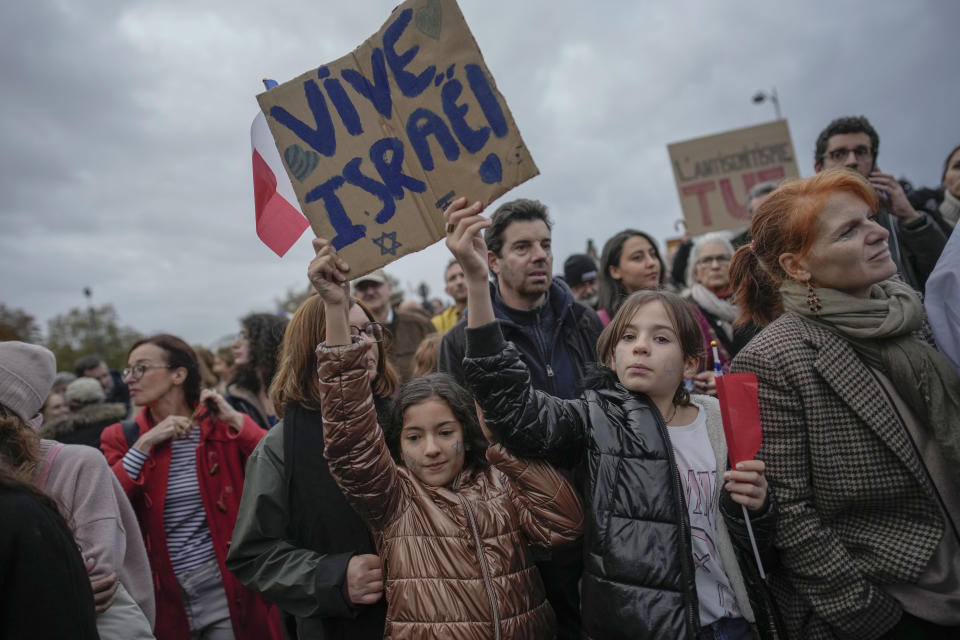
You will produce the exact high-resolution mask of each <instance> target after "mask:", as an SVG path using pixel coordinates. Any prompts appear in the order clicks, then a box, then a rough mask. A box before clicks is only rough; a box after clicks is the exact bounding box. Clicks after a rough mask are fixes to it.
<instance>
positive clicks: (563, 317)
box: [438, 199, 603, 640]
mask: <svg viewBox="0 0 960 640" xmlns="http://www.w3.org/2000/svg"><path fill="white" fill-rule="evenodd" d="M491 220H492V221H493V224H492V225H491V226H490V227H489V228H488V229H487V230H486V232H485V233H484V238H485V239H486V242H487V248H488V253H487V261H488V264H489V267H490V272H491V273H492V274H493V276H494V278H495V281H494V282H492V283H491V284H490V298H491V300H492V301H493V308H494V313H495V314H496V317H497V320H498V322H499V324H500V327H501V329H502V331H503V335H504V336H505V337H506V339H507V340H510V341H511V342H513V343H514V345H516V347H517V349H518V350H519V351H520V357H521V358H522V359H523V361H524V362H525V363H526V364H527V367H529V369H530V375H531V378H532V382H533V386H534V387H535V388H536V389H539V390H542V391H545V392H547V393H550V394H551V395H554V396H558V397H560V398H575V397H577V396H578V395H579V392H580V390H581V381H582V380H583V377H584V374H585V372H586V368H587V366H588V365H589V364H590V363H592V362H593V361H594V359H595V358H594V349H595V347H596V342H597V337H598V336H599V335H600V332H601V331H602V330H603V325H602V324H601V323H600V319H599V318H598V317H597V314H596V313H594V311H593V310H592V309H589V308H587V307H586V306H584V305H582V304H580V303H578V302H576V301H575V300H574V297H573V294H572V293H571V292H570V289H569V288H568V287H567V286H566V285H565V284H563V283H561V282H554V281H553V277H552V273H553V253H552V251H551V236H550V233H551V222H550V218H549V216H548V215H547V208H546V207H545V206H544V205H543V204H542V203H540V202H537V201H536V200H526V199H521V200H513V201H511V202H507V203H504V204H503V205H501V206H500V207H499V208H498V209H497V210H496V211H495V212H494V214H493V216H492V217H491ZM465 353H466V322H465V321H461V322H459V323H458V324H457V325H456V326H455V327H454V328H453V329H451V330H450V331H448V332H447V333H446V334H445V335H444V336H443V342H441V344H440V358H439V364H438V367H439V370H440V371H443V372H445V373H449V374H450V375H452V376H453V377H454V378H456V380H457V382H459V383H460V384H465V382H466V380H465V376H464V372H463V364H462V363H463V357H464V354H465ZM538 557H543V558H545V557H546V556H543V555H539V556H538ZM537 566H538V567H539V569H540V572H541V575H542V577H543V582H544V586H545V587H546V590H547V599H548V600H549V601H550V604H551V606H553V609H554V612H555V613H556V614H557V629H558V638H560V639H561V640H563V639H566V638H577V637H579V633H580V595H579V592H578V582H579V578H580V573H581V571H582V562H581V551H580V548H579V545H577V546H575V547H574V548H570V549H567V550H564V551H561V552H556V553H554V554H553V557H552V559H551V560H549V561H548V560H545V559H544V560H543V561H540V562H538V563H537Z"/></svg>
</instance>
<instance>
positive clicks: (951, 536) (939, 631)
mask: <svg viewBox="0 0 960 640" xmlns="http://www.w3.org/2000/svg"><path fill="white" fill-rule="evenodd" d="M876 211H877V196H876V194H875V192H874V190H873V188H871V186H870V185H869V184H868V183H867V182H866V181H865V180H864V179H863V178H861V177H860V176H859V175H856V174H854V173H851V172H848V171H843V170H839V171H825V172H823V173H820V174H817V175H816V176H814V177H812V178H808V179H806V180H797V181H794V182H791V183H788V184H785V185H783V186H782V187H780V188H779V189H777V190H776V191H774V192H773V193H772V194H770V195H769V196H767V197H766V198H765V199H764V201H763V202H762V203H761V204H760V206H759V207H758V209H757V211H756V213H755V214H754V217H753V221H752V223H751V235H752V237H753V243H752V244H750V245H746V246H744V247H741V248H740V249H739V250H738V251H737V253H736V255H735V256H734V258H733V262H732V264H731V278H732V280H733V283H734V288H735V292H736V296H737V301H738V303H739V306H740V308H741V310H742V315H741V318H740V320H741V321H746V320H752V321H754V322H755V323H756V324H757V325H758V326H766V328H765V329H764V330H763V331H762V332H761V333H760V334H759V335H758V336H757V337H756V338H754V339H753V341H751V342H750V344H748V345H747V346H746V347H745V348H744V349H743V350H742V351H741V352H740V354H739V355H738V356H737V357H736V358H735V359H734V361H733V370H734V371H750V372H753V373H755V374H756V375H757V378H758V380H759V395H760V415H761V420H762V424H763V445H762V447H761V449H760V452H759V454H758V458H760V459H763V460H764V461H765V462H766V473H767V476H768V480H769V482H770V484H771V486H772V491H773V492H775V493H776V495H777V498H778V500H779V501H780V520H779V522H778V525H777V534H776V538H775V546H776V547H777V549H778V551H779V553H780V558H781V563H780V565H779V566H778V567H775V568H772V570H771V571H770V575H769V585H770V588H771V590H772V591H773V594H774V597H775V598H776V600H777V602H778V604H779V607H780V610H781V613H782V614H783V617H784V619H785V622H786V624H787V627H788V631H789V634H790V636H791V637H801V636H802V637H804V638H805V639H810V640H814V639H818V638H841V637H842V638H851V637H855V638H881V637H883V638H887V637H891V638H900V637H910V638H934V637H945V636H947V634H956V633H957V629H960V536H958V523H960V473H958V470H960V379H958V378H957V376H956V374H955V373H954V372H953V370H952V369H951V368H950V366H949V364H948V363H947V362H946V360H945V359H944V358H943V356H942V355H941V354H940V353H938V352H937V351H936V350H935V349H934V348H933V347H931V346H930V344H928V343H927V342H925V341H924V340H922V339H921V338H923V337H924V336H923V334H922V330H923V328H924V326H925V323H924V312H923V306H922V304H921V302H920V300H919V298H918V296H917V294H916V293H915V292H914V291H913V290H912V289H911V288H910V287H909V286H907V285H906V284H904V283H903V282H902V281H900V280H899V279H897V278H896V277H895V276H896V271H897V269H896V266H895V265H894V263H893V261H892V260H891V259H890V252H889V250H888V247H887V238H888V232H887V231H886V230H885V229H884V228H883V227H881V226H880V225H878V224H877V223H876V222H875V221H874V216H875V214H876ZM951 629H952V630H953V631H950V630H951ZM949 637H958V636H957V635H950V636H949Z"/></svg>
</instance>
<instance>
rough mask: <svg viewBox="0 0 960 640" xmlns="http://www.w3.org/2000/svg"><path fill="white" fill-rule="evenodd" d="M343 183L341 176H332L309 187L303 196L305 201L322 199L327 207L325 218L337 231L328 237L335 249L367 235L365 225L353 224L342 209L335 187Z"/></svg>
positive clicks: (337, 187)
mask: <svg viewBox="0 0 960 640" xmlns="http://www.w3.org/2000/svg"><path fill="white" fill-rule="evenodd" d="M343 183H344V180H343V176H334V177H332V178H330V179H329V180H327V181H326V182H324V183H323V184H320V185H317V186H316V187H314V188H313V189H311V190H310V191H309V192H308V193H307V195H306V196H305V197H304V200H305V201H307V202H314V201H316V200H323V206H324V207H326V209H327V218H328V219H329V220H330V224H331V225H332V226H333V230H334V231H335V232H336V233H337V235H335V236H334V237H333V238H331V239H330V242H331V243H332V244H333V248H334V249H337V250H340V249H342V248H344V247H345V246H347V245H348V244H353V243H354V242H356V241H357V240H359V239H360V238H363V237H365V236H366V235H367V227H366V226H365V225H362V224H353V222H352V221H351V220H350V216H348V215H347V212H346V211H345V210H344V209H343V203H342V202H340V198H338V197H337V189H339V188H340V187H341V186H343Z"/></svg>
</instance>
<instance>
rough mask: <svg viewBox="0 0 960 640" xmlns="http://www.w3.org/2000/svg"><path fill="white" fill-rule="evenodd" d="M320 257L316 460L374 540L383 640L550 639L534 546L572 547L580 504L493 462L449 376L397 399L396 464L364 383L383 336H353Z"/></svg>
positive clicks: (533, 465) (539, 472) (328, 258)
mask: <svg viewBox="0 0 960 640" xmlns="http://www.w3.org/2000/svg"><path fill="white" fill-rule="evenodd" d="M314 244H315V246H316V247H317V248H318V253H317V257H316V258H315V259H314V260H313V262H311V265H310V270H309V274H310V277H311V281H312V282H313V283H314V286H315V287H316V288H317V290H318V291H319V292H320V295H321V296H322V297H323V299H324V305H325V311H326V317H327V340H326V342H325V343H323V344H321V345H320V346H319V347H318V348H317V358H318V362H319V375H320V388H321V396H322V398H323V401H322V403H321V407H322V414H323V430H324V441H325V443H326V447H325V450H324V456H325V457H326V458H327V461H328V463H329V467H330V471H331V473H332V474H333V476H334V478H335V479H336V480H337V483H338V484H339V485H340V488H341V489H342V490H343V493H344V495H346V496H347V499H348V500H349V501H350V503H351V504H352V506H353V507H354V509H356V511H357V512H358V513H360V514H361V515H362V516H363V517H364V518H365V520H366V521H367V523H368V524H369V525H370V527H371V528H372V529H373V531H374V533H375V537H376V538H377V540H378V550H379V554H380V557H381V558H382V560H383V564H384V570H385V574H386V575H385V583H386V590H385V593H386V599H387V622H386V626H385V630H384V637H387V638H393V639H397V640H398V639H401V638H403V639H407V638H431V639H432V638H452V639H461V638H463V639H473V638H476V639H478V640H479V639H481V638H482V639H488V638H504V639H506V638H530V639H541V638H543V639H546V638H552V637H553V636H554V635H555V632H556V628H555V627H556V623H555V619H554V615H553V611H552V610H551V608H550V605H549V603H547V601H546V598H545V597H544V589H543V584H542V582H541V581H540V576H539V573H538V572H537V569H536V566H535V565H534V563H533V561H532V559H531V557H530V552H529V550H528V546H529V545H530V544H537V545H543V546H557V545H561V544H564V543H570V542H573V541H574V540H576V539H577V538H579V537H580V533H581V530H582V525H583V507H582V504H581V502H580V499H579V497H578V496H577V493H576V491H575V490H574V489H573V487H572V486H571V485H570V484H569V483H568V482H567V481H566V480H565V479H564V478H563V476H561V475H560V474H559V473H557V472H556V471H555V470H554V469H553V468H551V467H550V466H549V465H547V464H546V463H543V462H540V461H531V460H519V459H517V458H514V457H512V456H510V455H509V454H507V453H506V451H505V450H504V449H502V448H501V447H499V446H496V445H495V446H493V447H490V448H489V449H488V448H487V442H486V440H485V439H484V437H483V434H482V430H481V426H480V422H479V419H478V417H477V413H476V409H475V406H474V403H473V398H472V396H471V395H470V393H469V392H468V391H466V390H464V389H463V388H462V387H460V386H459V385H457V384H456V383H455V382H454V381H453V379H452V378H450V377H449V376H447V375H444V374H431V375H429V376H425V377H422V378H417V379H414V380H411V381H410V382H408V383H407V384H406V385H404V387H402V388H401V390H400V394H399V397H398V398H397V401H396V404H395V408H394V418H395V419H394V420H392V421H391V422H393V423H394V424H393V425H392V426H391V428H390V430H389V434H388V438H389V439H390V441H391V443H393V444H394V455H395V456H396V458H397V460H396V461H394V459H393V458H392V457H391V455H390V451H389V450H388V446H387V440H386V439H385V437H384V433H383V431H382V430H381V428H380V426H379V425H378V424H377V415H376V412H375V410H374V406H373V397H372V396H371V392H370V383H369V380H368V372H369V371H371V370H375V369H376V362H375V361H374V362H371V361H372V360H375V358H376V354H377V351H376V349H370V346H371V344H372V341H373V340H375V339H376V336H378V335H379V332H378V331H376V330H375V328H374V330H370V328H368V327H350V326H348V324H347V305H348V304H349V301H348V298H347V296H346V295H345V293H344V291H343V289H342V288H341V287H340V286H338V285H337V284H333V283H334V282H339V281H342V279H343V277H342V275H341V272H343V271H346V265H344V264H343V263H342V262H338V261H337V260H336V255H335V253H334V252H333V249H332V247H330V246H329V245H328V244H327V243H326V242H325V241H323V240H321V239H317V240H315V241H314ZM351 334H353V337H352V339H351ZM337 345H340V346H337ZM488 462H489V464H488Z"/></svg>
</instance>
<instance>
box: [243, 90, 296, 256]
mask: <svg viewBox="0 0 960 640" xmlns="http://www.w3.org/2000/svg"><path fill="white" fill-rule="evenodd" d="M263 84H264V85H265V86H266V88H267V89H268V90H269V89H272V88H273V87H275V86H277V83H276V81H274V80H268V79H264V81H263ZM250 141H251V143H252V145H253V202H254V208H255V210H256V216H257V236H259V238H260V240H261V241H263V243H264V244H265V245H267V246H268V247H270V249H271V250H273V252H274V253H276V254H277V255H278V256H280V257H281V258H282V257H283V254H285V253H286V252H287V251H289V249H290V247H292V246H293V245H294V243H296V241H297V240H299V239H300V236H302V235H303V232H304V231H305V230H306V229H307V227H309V226H310V223H309V222H308V221H307V219H306V218H305V217H304V216H303V213H301V212H300V207H299V205H298V203H297V195H296V194H295V193H294V191H293V185H292V184H290V178H289V177H288V176H287V172H286V170H284V168H283V161H282V160H281V159H280V152H279V151H277V145H276V144H275V143H274V141H273V136H272V135H271V134H270V127H268V126H267V119H266V117H265V116H264V115H263V112H260V113H258V114H257V117H256V118H254V119H253V124H252V125H251V126H250Z"/></svg>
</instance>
